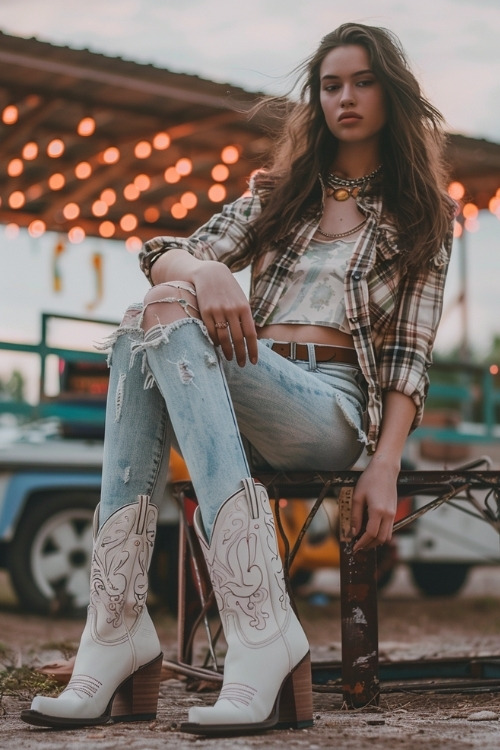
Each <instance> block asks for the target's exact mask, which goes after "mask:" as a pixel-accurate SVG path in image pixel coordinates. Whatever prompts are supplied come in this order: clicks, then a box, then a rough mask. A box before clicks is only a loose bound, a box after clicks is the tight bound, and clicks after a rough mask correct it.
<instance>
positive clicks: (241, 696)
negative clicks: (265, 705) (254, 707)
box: [217, 682, 257, 706]
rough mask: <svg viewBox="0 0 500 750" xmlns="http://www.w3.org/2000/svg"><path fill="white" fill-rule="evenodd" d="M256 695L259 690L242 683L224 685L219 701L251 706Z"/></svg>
mask: <svg viewBox="0 0 500 750" xmlns="http://www.w3.org/2000/svg"><path fill="white" fill-rule="evenodd" d="M256 693H257V690H256V689H255V688H253V687H250V685H244V684H242V683H240V682H230V683H228V684H227V685H224V687H223V688H222V690H221V691H220V693H219V697H218V699H217V700H218V701H220V700H226V701H230V702H231V703H233V704H241V705H243V706H249V705H250V704H251V702H252V700H253V698H254V696H255V694H256Z"/></svg>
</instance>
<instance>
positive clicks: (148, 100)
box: [0, 32, 500, 240]
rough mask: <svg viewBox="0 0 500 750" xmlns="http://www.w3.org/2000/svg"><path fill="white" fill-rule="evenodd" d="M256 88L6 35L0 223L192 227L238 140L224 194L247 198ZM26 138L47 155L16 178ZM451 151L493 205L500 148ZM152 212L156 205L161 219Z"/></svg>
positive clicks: (255, 138) (254, 151) (257, 149)
mask: <svg viewBox="0 0 500 750" xmlns="http://www.w3.org/2000/svg"><path fill="white" fill-rule="evenodd" d="M258 96H259V95H258V94H255V93H249V92H247V91H245V90H244V89H241V88H238V87H235V86H232V85H229V84H220V83H214V82H212V81H208V80H204V79H201V78H199V77H197V76H193V75H184V74H179V73H172V72H170V71H168V70H162V69H159V68H156V67H154V66H153V65H143V64H138V63H135V62H130V61H125V60H123V59H121V58H110V57H106V56H104V55H101V54H95V53H92V52H89V51H88V50H74V49H70V48H68V47H58V46H55V45H52V44H48V43H45V42H40V41H38V40H36V39H22V38H19V37H14V36H9V35H6V34H2V33H1V32H0V110H4V108H5V107H7V106H8V105H15V106H16V107H17V109H18V111H19V117H18V120H17V122H15V123H14V124H12V125H6V124H4V123H3V122H0V200H1V203H0V222H1V223H4V224H6V223H10V222H14V223H16V224H18V225H20V226H29V224H30V223H31V222H32V221H33V220H34V219H41V220H42V221H43V222H44V223H45V225H46V228H47V230H52V231H57V232H62V233H66V232H68V231H69V230H70V229H71V227H72V226H75V225H78V226H81V227H82V228H83V229H84V231H85V233H86V234H87V235H92V236H99V235H100V230H99V227H100V225H101V222H102V221H103V220H107V221H111V222H112V223H113V224H114V227H115V231H114V234H113V238H114V239H126V238H127V237H129V236H130V235H134V236H137V237H139V238H140V239H141V240H144V239H147V238H149V237H152V236H154V235H157V234H174V235H187V234H189V233H191V232H192V231H193V230H194V229H195V228H196V227H198V226H199V225H200V224H202V223H203V222H204V221H206V220H207V219H208V218H209V217H210V216H211V215H212V214H213V213H214V212H215V211H216V210H218V208H219V207H220V205H221V203H220V202H213V201H211V200H210V199H209V198H208V190H209V188H210V186H211V185H213V184H214V179H213V178H212V176H211V171H212V169H213V167H214V166H216V165H217V164H220V163H221V152H222V149H223V148H224V147H225V146H228V145H236V146H238V148H239V151H240V159H239V160H238V161H237V162H236V163H234V164H228V165H227V166H228V169H229V176H228V178H227V179H226V180H225V181H224V182H223V184H224V186H225V188H226V193H227V194H226V197H225V198H224V202H227V201H230V200H233V199H234V198H236V197H237V196H238V195H240V194H241V193H242V192H243V191H244V190H245V188H246V183H247V179H248V176H249V174H250V173H251V171H252V170H253V169H255V168H257V167H258V166H260V165H261V164H262V161H263V158H264V155H265V153H266V151H267V149H268V148H269V140H268V137H267V133H266V131H265V129H264V121H263V118H262V117H258V118H257V117H256V118H252V119H249V117H248V114H247V113H248V110H249V109H250V107H251V106H252V104H254V103H255V101H256V99H257V97H258ZM84 117H92V118H93V119H94V120H95V123H96V127H95V131H94V133H93V134H92V135H90V136H87V137H83V136H80V135H78V133H77V126H78V123H79V122H80V120H81V119H82V118H84ZM159 132H166V133H168V135H169V137H170V139H171V144H170V146H169V147H168V148H167V149H165V150H158V149H155V148H153V149H152V151H151V155H150V156H148V157H147V158H137V157H136V155H135V153H134V149H135V146H136V144H137V143H138V142H139V141H147V142H149V143H151V142H152V140H153V138H154V136H155V134H157V133H159ZM55 138H59V139H61V140H62V141H63V142H64V146H65V148H64V153H63V154H62V155H61V156H59V157H58V158H51V157H49V156H48V154H47V150H46V149H47V145H48V144H49V142H51V141H52V140H53V139H55ZM28 142H35V143H36V144H37V145H38V149H39V150H38V156H37V157H36V158H34V159H32V160H26V159H23V160H22V172H21V173H20V174H19V175H17V176H9V175H8V173H7V167H8V165H9V163H10V162H11V160H12V159H22V150H23V147H24V146H25V144H26V143H28ZM110 146H116V147H117V148H118V149H119V151H120V159H119V160H118V161H117V162H116V163H114V164H106V163H104V162H103V160H102V154H103V151H104V150H105V149H106V148H108V147H110ZM182 157H187V158H188V159H190V160H191V161H192V165H193V166H192V171H191V172H190V174H188V175H186V176H183V177H181V178H180V179H179V181H178V182H177V183H175V184H169V183H167V182H166V181H165V179H164V172H165V170H166V169H167V168H168V167H173V166H175V164H176V163H177V161H178V160H179V159H180V158H182ZM448 157H449V161H450V163H451V168H452V170H451V171H452V178H453V179H454V180H458V181H460V182H462V183H463V184H464V185H465V187H466V195H467V197H468V199H470V200H472V201H474V202H475V203H476V204H477V205H478V206H479V208H487V207H488V201H489V199H490V198H491V197H492V196H493V195H494V194H495V191H496V190H497V188H498V187H499V186H500V145H498V144H495V143H490V142H488V141H484V140H479V139H474V138H468V137H466V136H462V135H450V137H449V150H448ZM80 162H88V163H89V164H90V165H91V167H92V175H91V177H90V178H89V179H78V178H77V177H76V175H75V171H74V170H75V166H76V165H77V164H78V163H80ZM54 173H60V174H62V175H63V176H64V186H63V187H61V188H60V189H57V190H54V189H53V188H51V187H50V186H49V183H48V180H49V178H50V176H51V175H53V174H54ZM139 174H146V175H148V177H149V178H150V180H151V183H150V187H149V188H148V189H143V190H141V191H140V194H139V197H138V198H137V199H135V200H127V199H126V198H125V197H124V195H123V189H124V188H125V186H126V185H129V184H130V183H133V181H134V179H135V178H136V177H137V175H139ZM106 188H111V189H113V190H114V191H115V193H116V201H115V203H114V204H113V205H109V206H108V209H107V213H106V214H105V215H104V216H101V217H96V216H95V215H94V214H93V211H92V205H93V204H94V202H95V201H96V200H98V199H99V198H100V196H101V193H102V191H103V190H104V189H106ZM13 191H20V192H21V193H22V194H23V195H24V196H25V199H26V202H25V204H24V205H23V206H22V207H21V208H18V209H14V208H12V207H11V206H10V205H9V196H10V195H11V194H12V192H13ZM187 191H191V192H193V193H195V195H196V196H197V199H198V202H197V205H196V206H195V207H194V208H192V209H190V210H188V212H187V215H186V216H185V217H184V218H181V219H175V218H174V217H173V216H172V214H171V211H170V209H171V207H172V205H173V204H174V203H176V202H178V201H179V200H180V198H181V196H182V195H183V194H184V193H186V192H187ZM68 203H76V204H77V205H78V206H79V207H80V215H79V216H78V218H76V219H74V220H71V221H70V220H67V219H66V218H65V217H64V214H63V208H64V207H65V206H66V205H67V204H68ZM148 208H149V209H151V208H156V209H158V211H157V214H158V216H157V218H156V219H154V220H152V216H153V217H154V213H155V212H151V211H150V212H149V213H148V212H147V209H148ZM145 212H146V217H148V218H149V220H147V218H145V215H144V214H145ZM125 214H133V215H134V216H136V217H137V220H138V226H137V228H135V229H133V230H131V231H126V230H124V229H122V228H121V227H120V220H121V218H122V217H123V216H124V215H125Z"/></svg>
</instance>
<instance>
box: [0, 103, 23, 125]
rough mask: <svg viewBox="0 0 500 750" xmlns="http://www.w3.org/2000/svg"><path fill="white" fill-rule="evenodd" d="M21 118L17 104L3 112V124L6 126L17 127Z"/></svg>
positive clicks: (10, 105)
mask: <svg viewBox="0 0 500 750" xmlns="http://www.w3.org/2000/svg"><path fill="white" fill-rule="evenodd" d="M18 118H19V110H18V108H17V107H16V106H15V104H9V105H7V107H5V109H4V110H3V112H2V122H3V123H4V125H15V124H16V122H17V120H18Z"/></svg>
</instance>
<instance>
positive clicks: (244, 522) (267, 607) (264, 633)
mask: <svg viewBox="0 0 500 750" xmlns="http://www.w3.org/2000/svg"><path fill="white" fill-rule="evenodd" d="M258 499H259V508H261V509H262V513H260V514H259V517H258V518H257V519H249V517H248V506H247V501H246V499H245V498H244V497H243V498H237V499H236V502H235V503H234V505H233V506H231V508H227V509H226V512H225V514H224V516H223V517H220V519H219V521H220V523H221V538H222V544H221V546H220V548H219V549H217V548H214V549H212V550H210V549H208V550H207V554H208V556H209V557H210V564H209V569H210V574H211V579H212V586H213V589H214V592H215V595H216V598H217V603H218V606H219V611H220V614H221V617H222V618H223V620H225V622H226V624H227V626H228V627H230V628H235V629H236V630H237V632H238V637H239V638H240V639H241V640H242V641H244V642H247V644H248V645H249V646H259V645H263V644H264V643H266V642H271V641H273V640H274V639H275V638H276V637H279V636H280V633H281V628H282V627H286V623H287V621H288V612H287V604H288V597H287V594H286V591H285V589H284V587H283V583H282V582H281V581H282V564H281V559H280V558H279V555H277V553H276V537H275V536H274V533H271V532H272V531H273V529H274V527H273V525H272V520H271V517H272V511H271V509H270V506H269V504H268V503H265V502H264V497H263V495H262V493H258ZM267 516H269V518H267ZM259 529H262V530H264V532H265V534H264V538H265V541H264V544H265V546H266V553H267V552H268V551H269V550H272V555H271V561H272V568H273V570H272V576H273V580H274V581H275V582H276V584H277V585H278V590H280V591H281V595H280V597H279V604H278V612H280V613H281V615H280V616H279V619H280V620H281V619H282V616H283V615H284V621H283V622H279V621H277V620H275V617H274V616H273V615H277V614H278V613H277V612H276V613H275V612H273V606H272V602H271V596H270V591H269V587H268V586H267V585H264V581H265V580H266V575H265V572H264V566H263V562H262V560H261V556H262V551H261V550H260V546H259ZM273 541H274V546H273ZM266 556H267V555H266ZM280 574H281V575H280ZM280 579H281V580H280ZM245 625H246V627H247V628H251V629H252V632H253V633H254V636H252V638H251V640H250V639H249V638H248V630H245ZM245 633H246V635H245Z"/></svg>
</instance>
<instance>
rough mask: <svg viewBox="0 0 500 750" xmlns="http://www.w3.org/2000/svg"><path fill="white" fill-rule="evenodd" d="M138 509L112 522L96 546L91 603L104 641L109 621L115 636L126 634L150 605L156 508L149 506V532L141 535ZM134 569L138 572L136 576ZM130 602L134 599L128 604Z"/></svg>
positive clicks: (146, 523)
mask: <svg viewBox="0 0 500 750" xmlns="http://www.w3.org/2000/svg"><path fill="white" fill-rule="evenodd" d="M138 511H139V509H138V508H130V509H129V511H128V512H127V513H125V514H121V515H120V516H119V517H118V518H117V519H116V522H115V523H113V522H111V523H110V524H109V528H107V529H106V534H105V535H103V539H102V542H101V545H100V546H99V547H96V548H95V549H94V553H93V557H92V580H91V605H92V606H93V607H94V610H95V613H96V627H95V630H96V636H97V638H98V639H101V638H102V639H103V640H104V641H106V640H109V638H106V637H105V636H103V635H102V632H103V628H104V632H106V627H105V624H106V625H111V626H112V628H113V629H114V631H115V632H116V636H114V637H126V636H127V633H129V632H130V631H131V630H132V629H133V628H134V625H136V624H137V621H138V619H139V616H140V615H141V613H142V611H143V610H144V607H145V604H146V597H147V586H148V583H147V580H148V579H147V570H148V567H149V559H150V556H151V553H152V548H153V544H154V539H155V534H156V521H155V513H154V511H153V510H152V509H149V512H148V513H147V517H146V521H145V526H146V533H145V534H142V533H141V534H138V533H137V524H138V522H140V521H141V517H140V514H139V513H138ZM110 520H111V521H112V517H111V519H110ZM141 531H142V525H141ZM132 571H135V576H134V577H132ZM130 593H131V594H132V597H130ZM127 601H129V602H132V603H131V605H130V604H129V606H128V607H126V603H127ZM104 623H105V624H104ZM120 630H121V631H122V632H121V633H120V632H119V631H120Z"/></svg>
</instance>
